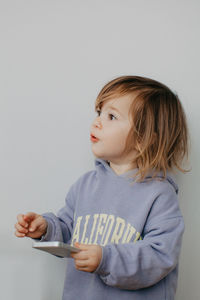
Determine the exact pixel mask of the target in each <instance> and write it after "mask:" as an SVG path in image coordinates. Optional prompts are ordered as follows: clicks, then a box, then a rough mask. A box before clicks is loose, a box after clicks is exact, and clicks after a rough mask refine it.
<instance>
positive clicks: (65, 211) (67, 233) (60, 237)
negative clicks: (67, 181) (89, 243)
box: [41, 188, 74, 243]
mask: <svg viewBox="0 0 200 300" xmlns="http://www.w3.org/2000/svg"><path fill="white" fill-rule="evenodd" d="M42 216H43V217H44V218H45V219H46V220H47V223H48V226H47V232H46V234H45V235H44V236H43V237H42V238H41V241H42V242H43V241H59V242H64V243H67V242H68V241H69V240H70V238H71V232H72V228H73V220H74V197H73V193H72V188H71V189H70V190H69V192H68V194H67V196H66V198H65V206H64V207H63V208H61V209H60V210H59V211H58V213H57V216H56V215H55V214H53V213H44V214H43V215H42Z"/></svg>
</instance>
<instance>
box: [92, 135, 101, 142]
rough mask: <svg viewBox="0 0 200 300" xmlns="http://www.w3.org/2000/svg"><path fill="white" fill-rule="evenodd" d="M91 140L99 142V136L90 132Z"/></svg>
mask: <svg viewBox="0 0 200 300" xmlns="http://www.w3.org/2000/svg"><path fill="white" fill-rule="evenodd" d="M90 140H91V141H92V142H98V140H99V139H98V138H97V137H96V136H95V135H93V134H92V133H91V134H90Z"/></svg>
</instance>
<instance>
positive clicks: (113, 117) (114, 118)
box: [109, 114, 117, 120]
mask: <svg viewBox="0 0 200 300" xmlns="http://www.w3.org/2000/svg"><path fill="white" fill-rule="evenodd" d="M109 118H110V120H116V119H117V118H116V117H115V116H114V115H113V114H109Z"/></svg>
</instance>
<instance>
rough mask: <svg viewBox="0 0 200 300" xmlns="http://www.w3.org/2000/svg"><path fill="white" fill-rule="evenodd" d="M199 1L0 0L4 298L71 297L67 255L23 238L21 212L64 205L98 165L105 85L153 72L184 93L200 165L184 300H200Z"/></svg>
mask: <svg viewBox="0 0 200 300" xmlns="http://www.w3.org/2000/svg"><path fill="white" fill-rule="evenodd" d="M199 12H200V4H199V1H195V0H190V1H183V0H182V1H173V0H168V1H160V0H149V1H144V0H140V1H134V0H125V1H124V0H121V1H119V0H109V1H108V0H101V1H95V0H90V1H89V0H85V1H81V0H80V1H77V0H74V1H63V0H54V1H53V0H48V1H44V0H34V1H33V0H30V1H29V0H18V1H13V0H0V43H1V45H0V141H1V146H0V166H1V167H0V184H1V185H0V186H1V188H0V199H1V200H0V203H1V211H0V214H1V217H0V236H1V246H0V282H1V298H2V299H6V300H13V299H20V300H25V299H27V296H28V299H29V300H33V299H34V300H35V299H37V300H45V299H48V300H55V299H61V295H62V288H63V281H64V272H65V260H61V259H59V258H56V257H53V256H50V255H48V254H46V253H39V251H38V252H37V250H32V249H31V240H29V239H17V238H16V237H15V236H14V224H15V222H16V215H17V214H18V213H20V212H23V213H24V212H27V211H36V212H38V213H42V212H45V211H49V210H51V211H53V212H56V211H57V210H58V209H59V208H60V207H61V206H62V205H63V204H64V198H65V195H66V193H67V191H68V188H69V187H70V185H71V184H72V183H73V182H74V181H75V180H76V179H77V178H78V177H79V176H80V175H81V174H83V173H84V172H86V171H88V170H90V169H92V168H93V166H94V161H93V159H94V158H93V155H92V152H91V150H90V141H89V127H90V124H91V121H92V120H93V118H94V117H95V114H94V111H93V109H94V101H95V98H96V96H97V93H98V92H99V91H100V89H101V88H102V86H103V85H104V84H105V83H106V82H107V81H109V80H111V79H113V78H114V77H117V76H120V75H128V74H134V75H143V76H149V77H152V78H154V79H157V80H159V81H162V82H163V83H165V84H167V85H168V86H169V87H171V88H172V89H173V90H174V91H177V92H178V94H179V96H180V98H181V100H182V103H183V106H184V108H185V110H186V113H187V117H188V124H189V129H190V132H191V139H192V151H191V165H192V167H193V169H192V172H191V173H190V174H187V175H182V174H178V175H177V177H178V183H179V187H180V205H181V209H182V213H183V215H184V219H185V225H186V231H185V234H184V240H183V247H182V253H181V260H180V275H179V285H178V291H177V295H176V300H188V299H190V300H197V299H199V286H198V284H199V282H198V281H199V267H200V263H199V253H200V243H199V239H198V237H199V226H200V221H199V214H200V204H199V196H198V190H197V188H198V186H197V178H198V172H199V171H200V167H199V157H198V154H199V150H200V149H199V148H200V144H199V126H200V121H199V109H200V104H199V78H200V66H199V53H200V43H199V28H200V13H199Z"/></svg>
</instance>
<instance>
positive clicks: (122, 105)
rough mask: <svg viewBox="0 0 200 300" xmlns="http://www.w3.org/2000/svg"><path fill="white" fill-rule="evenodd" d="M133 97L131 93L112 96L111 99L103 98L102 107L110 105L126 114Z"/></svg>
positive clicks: (105, 107)
mask: <svg viewBox="0 0 200 300" xmlns="http://www.w3.org/2000/svg"><path fill="white" fill-rule="evenodd" d="M133 98H134V97H133V95H124V96H121V97H113V98H112V99H109V100H105V101H104V102H103V103H102V108H104V109H107V108H110V107H112V108H115V109H116V110H118V111H119V112H121V113H122V114H123V115H128V113H129V110H130V106H131V104H132V102H133Z"/></svg>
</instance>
